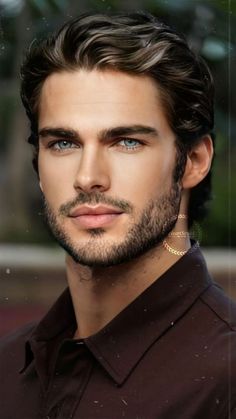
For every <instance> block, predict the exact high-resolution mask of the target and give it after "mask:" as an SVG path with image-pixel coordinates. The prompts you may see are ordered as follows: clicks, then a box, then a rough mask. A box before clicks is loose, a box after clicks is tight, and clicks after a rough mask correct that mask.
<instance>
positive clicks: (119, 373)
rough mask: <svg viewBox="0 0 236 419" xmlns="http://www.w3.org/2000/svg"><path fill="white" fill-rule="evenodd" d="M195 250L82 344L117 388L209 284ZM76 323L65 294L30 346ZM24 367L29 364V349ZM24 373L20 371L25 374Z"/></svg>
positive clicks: (63, 332)
mask: <svg viewBox="0 0 236 419" xmlns="http://www.w3.org/2000/svg"><path fill="white" fill-rule="evenodd" d="M211 283H212V281H211V279H210V277H209V274H208V271H207V267H206V264H205V261H204V258H203V256H202V254H201V251H200V249H196V248H194V249H193V248H191V249H190V250H189V251H188V252H187V253H186V255H184V256H183V257H182V258H180V259H179V260H178V261H177V262H176V263H175V264H174V265H172V266H171V268H170V269H168V271H166V272H165V273H164V274H163V275H162V276H161V277H160V278H159V279H158V280H157V281H155V282H154V283H153V284H152V285H151V286H149V287H148V288H147V289H146V290H145V291H144V292H143V293H142V294H140V295H139V296H138V297H137V298H136V299H135V300H134V301H133V302H132V303H131V304H129V305H128V306H127V307H126V308H125V309H124V310H123V311H122V312H121V313H119V314H118V315H117V316H116V317H115V318H114V319H113V320H112V321H111V322H110V323H109V324H107V325H106V326H105V327H104V328H103V329H102V330H100V331H99V332H98V333H96V334H95V335H93V336H90V337H88V338H86V339H84V343H85V344H86V345H87V347H88V348H89V350H90V351H91V352H92V353H93V355H94V356H95V358H96V359H97V361H98V362H99V363H100V364H101V365H102V366H103V367H104V368H105V369H106V371H107V372H108V374H109V375H110V376H111V377H112V378H113V379H114V380H115V382H116V383H117V384H122V383H123V382H124V381H125V379H126V378H127V376H128V375H129V374H130V373H131V371H132V369H133V368H134V367H135V365H136V364H137V363H138V362H139V360H140V358H141V357H142V356H143V354H144V353H145V352H146V351H147V350H148V348H149V347H150V346H151V345H152V344H153V343H154V342H155V341H156V340H157V339H158V338H159V337H160V336H162V335H163V334H164V333H165V332H167V331H168V329H170V328H172V327H173V326H174V324H175V323H176V322H177V321H178V319H179V318H180V317H181V316H182V315H183V314H184V313H185V312H186V311H187V310H188V309H189V307H190V306H191V305H192V304H193V303H194V301H195V300H196V299H197V298H198V297H199V295H200V294H201V293H202V292H204V291H205V289H206V288H208V287H209V286H210V285H211ZM75 329H76V320H75V314H74V310H73V305H72V300H71V297H70V293H69V290H68V289H67V290H66V291H65V292H64V293H63V294H62V295H61V296H60V298H59V299H58V300H57V302H56V303H55V305H54V306H53V307H52V308H51V310H50V311H49V312H48V314H47V315H46V316H45V318H44V319H43V320H42V321H41V322H40V323H39V325H38V327H37V328H36V330H35V331H34V332H33V334H32V336H31V339H30V341H31V343H32V340H33V341H34V342H33V345H35V343H36V342H38V343H40V342H41V343H42V342H43V341H48V340H51V339H55V338H58V336H60V335H61V336H62V337H64V338H65V337H67V338H68V337H72V336H73V332H74V331H75ZM26 350H28V354H29V355H30V356H28V359H27V357H26V363H25V368H27V366H28V365H29V364H30V362H31V361H32V352H31V351H30V346H28V348H26ZM25 368H24V369H25Z"/></svg>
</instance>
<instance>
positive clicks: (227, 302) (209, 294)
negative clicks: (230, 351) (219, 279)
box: [200, 283, 236, 339]
mask: <svg viewBox="0 0 236 419" xmlns="http://www.w3.org/2000/svg"><path fill="white" fill-rule="evenodd" d="M200 299H201V301H202V302H203V304H204V305H205V306H206V307H207V308H208V310H209V311H210V312H211V314H212V315H213V316H214V317H215V318H216V319H217V320H219V321H220V322H222V323H223V324H224V326H225V328H226V329H228V330H229V331H231V332H232V335H233V336H235V339H236V302H235V301H234V300H232V299H231V298H230V297H228V296H227V295H226V294H225V292H224V291H223V290H222V288H221V287H219V286H218V285H217V284H216V283H213V284H212V286H210V287H209V288H208V289H207V290H206V291H205V292H204V293H203V294H202V295H201V297H200Z"/></svg>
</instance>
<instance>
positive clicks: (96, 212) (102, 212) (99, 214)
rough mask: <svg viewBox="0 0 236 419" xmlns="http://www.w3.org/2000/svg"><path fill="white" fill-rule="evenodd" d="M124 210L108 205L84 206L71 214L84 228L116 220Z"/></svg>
mask: <svg viewBox="0 0 236 419" xmlns="http://www.w3.org/2000/svg"><path fill="white" fill-rule="evenodd" d="M122 214H123V212H122V211H120V210H117V209H115V208H111V207H106V206H102V205H99V206H96V207H89V206H82V207H79V208H76V209H75V210H74V211H72V213H71V214H70V217H71V218H72V221H73V222H74V223H75V224H76V225H77V226H78V227H80V228H81V227H82V228H86V229H89V228H101V227H104V226H107V225H109V224H111V223H112V222H114V220H116V219H117V218H119V216H120V215H122Z"/></svg>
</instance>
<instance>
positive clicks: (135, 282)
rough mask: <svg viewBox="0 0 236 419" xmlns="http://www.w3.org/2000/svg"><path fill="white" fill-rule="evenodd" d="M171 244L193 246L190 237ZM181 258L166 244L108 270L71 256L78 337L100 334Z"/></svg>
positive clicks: (69, 271) (69, 264)
mask: <svg viewBox="0 0 236 419" xmlns="http://www.w3.org/2000/svg"><path fill="white" fill-rule="evenodd" d="M168 242H169V243H170V245H171V246H172V247H173V248H174V247H176V248H177V249H180V248H181V249H182V250H183V249H185V250H187V249H188V248H189V247H190V242H189V239H188V238H186V237H183V238H175V237H174V236H172V237H170V239H168ZM180 257H181V255H176V254H173V253H171V252H168V251H167V250H166V249H165V248H164V247H163V246H162V244H161V245H159V246H157V247H155V248H153V249H151V250H150V251H149V252H147V253H145V254H144V255H142V256H141V257H139V258H137V259H134V260H132V261H130V262H127V263H124V264H121V265H117V266H112V267H108V268H97V267H87V266H82V265H80V264H78V263H75V262H74V261H73V259H72V258H71V257H70V256H67V259H66V267H67V278H68V283H69V288H70V292H71V296H72V301H73V306H74V310H75V315H76V320H77V327H78V328H77V332H76V335H75V337H80V338H85V337H88V336H90V335H93V334H94V333H97V332H98V331H99V330H100V329H102V328H103V327H104V326H105V325H106V324H107V323H109V322H110V321H111V320H112V319H113V318H114V317H115V316H116V315H117V314H118V313H119V312H121V311H122V310H123V309H124V308H125V307H126V306H128V305H129V304H130V303H131V302H132V301H133V300H134V299H135V298H136V297H137V296H138V295H140V294H141V293H142V292H143V291H144V290H145V289H146V288H148V287H149V286H150V285H151V284H152V283H153V282H154V281H156V280H157V279H158V278H159V277H160V276H161V275H162V274H163V273H164V272H165V271H167V270H168V269H169V268H170V267H171V266H172V265H173V264H174V263H176V261H177V260H178V259H179V258H180Z"/></svg>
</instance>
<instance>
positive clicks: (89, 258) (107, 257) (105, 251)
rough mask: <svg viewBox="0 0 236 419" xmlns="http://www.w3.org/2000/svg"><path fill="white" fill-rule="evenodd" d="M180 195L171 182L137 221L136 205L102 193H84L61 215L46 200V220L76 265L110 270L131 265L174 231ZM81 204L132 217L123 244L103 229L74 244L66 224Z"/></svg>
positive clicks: (96, 229) (92, 232) (64, 209)
mask: <svg viewBox="0 0 236 419" xmlns="http://www.w3.org/2000/svg"><path fill="white" fill-rule="evenodd" d="M180 199H181V191H180V187H179V185H178V183H177V182H174V181H173V182H172V185H171V188H170V190H169V191H168V193H165V194H163V195H162V196H161V197H159V198H157V199H153V200H150V201H149V202H148V204H147V205H146V207H145V208H144V209H143V210H142V212H141V213H140V215H139V216H138V217H137V219H136V220H135V218H134V215H133V214H134V208H133V205H132V204H131V203H130V202H128V201H124V200H119V199H114V198H111V197H108V196H106V195H104V194H102V193H100V192H91V193H85V192H81V193H80V194H79V195H78V196H77V197H76V198H75V199H74V200H73V201H70V202H68V203H66V204H63V205H62V206H61V207H60V208H59V211H58V215H56V214H55V213H54V211H53V210H52V209H51V208H50V206H49V204H48V202H47V201H46V199H45V197H44V216H45V219H46V222H47V225H48V227H49V230H50V231H51V233H52V235H53V236H54V238H55V239H56V241H57V242H58V243H59V245H60V246H61V247H62V248H63V249H64V250H65V251H66V252H67V253H68V254H69V255H70V256H71V257H72V259H73V260H74V261H75V262H76V263H80V264H81V265H86V266H90V267H110V266H114V265H118V264H122V263H126V262H129V261H130V260H132V259H135V258H137V257H139V256H141V255H143V254H144V253H146V252H148V251H149V250H151V249H152V248H154V247H157V246H158V245H160V244H161V242H162V240H163V239H164V238H165V237H166V236H167V235H168V234H169V233H170V231H171V230H172V229H173V227H174V225H175V223H176V221H177V217H178V213H179V207H180ZM82 204H90V205H95V204H107V205H111V206H113V207H114V208H118V209H121V210H122V211H123V212H124V213H127V214H130V219H131V221H130V223H129V226H128V228H127V233H126V235H125V237H124V239H123V240H122V241H117V242H115V243H114V241H111V240H108V239H106V238H105V237H104V236H105V235H106V230H105V229H103V228H93V229H88V230H87V233H88V234H89V238H88V239H87V240H86V241H84V242H82V240H80V237H79V233H78V239H77V240H76V239H75V240H72V238H71V237H70V236H69V234H68V233H67V232H66V228H65V226H64V223H63V220H65V218H67V217H68V216H69V213H70V211H71V210H72V209H73V208H75V207H76V206H78V205H82Z"/></svg>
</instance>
